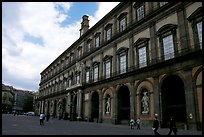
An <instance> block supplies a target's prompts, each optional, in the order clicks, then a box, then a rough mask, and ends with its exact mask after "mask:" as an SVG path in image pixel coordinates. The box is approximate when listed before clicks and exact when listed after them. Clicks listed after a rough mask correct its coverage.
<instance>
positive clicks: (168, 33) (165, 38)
mask: <svg viewBox="0 0 204 137" xmlns="http://www.w3.org/2000/svg"><path fill="white" fill-rule="evenodd" d="M176 27H177V26H176V25H173V24H167V25H165V26H163V27H161V28H160V29H159V30H158V32H157V35H158V36H159V39H160V45H161V49H163V50H161V55H163V56H162V57H163V58H164V60H168V59H172V58H174V57H175V51H176V45H175V43H176V39H175V38H176Z"/></svg>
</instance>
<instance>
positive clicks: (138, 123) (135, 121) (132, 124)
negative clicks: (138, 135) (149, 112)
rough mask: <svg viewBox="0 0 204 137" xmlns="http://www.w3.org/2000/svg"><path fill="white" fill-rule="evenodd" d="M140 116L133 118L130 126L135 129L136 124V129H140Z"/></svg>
mask: <svg viewBox="0 0 204 137" xmlns="http://www.w3.org/2000/svg"><path fill="white" fill-rule="evenodd" d="M140 124H141V123H140V118H138V119H137V120H134V119H131V120H130V128H131V129H134V126H136V129H140Z"/></svg>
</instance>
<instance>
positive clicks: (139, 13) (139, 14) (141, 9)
mask: <svg viewBox="0 0 204 137" xmlns="http://www.w3.org/2000/svg"><path fill="white" fill-rule="evenodd" d="M144 14H145V13H144V6H143V5H142V6H141V7H139V8H138V9H137V20H138V21H139V20H141V19H143V18H144Z"/></svg>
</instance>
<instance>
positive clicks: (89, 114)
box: [88, 92, 92, 121]
mask: <svg viewBox="0 0 204 137" xmlns="http://www.w3.org/2000/svg"><path fill="white" fill-rule="evenodd" d="M88 94H89V95H88V96H89V99H88V121H91V107H92V106H91V92H89V93H88Z"/></svg>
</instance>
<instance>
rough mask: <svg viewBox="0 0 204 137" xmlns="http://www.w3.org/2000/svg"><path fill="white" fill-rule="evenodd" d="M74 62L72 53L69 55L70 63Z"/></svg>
mask: <svg viewBox="0 0 204 137" xmlns="http://www.w3.org/2000/svg"><path fill="white" fill-rule="evenodd" d="M73 60H74V53H71V54H70V62H72V61H73Z"/></svg>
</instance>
